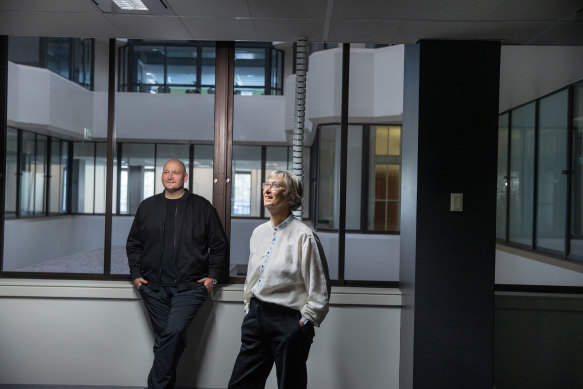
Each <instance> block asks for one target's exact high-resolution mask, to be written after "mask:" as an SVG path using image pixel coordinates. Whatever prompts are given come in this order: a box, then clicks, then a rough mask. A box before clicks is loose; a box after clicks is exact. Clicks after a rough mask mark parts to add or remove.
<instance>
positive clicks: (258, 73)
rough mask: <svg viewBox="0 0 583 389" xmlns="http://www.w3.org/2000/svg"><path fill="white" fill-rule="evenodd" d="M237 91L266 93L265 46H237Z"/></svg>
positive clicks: (247, 94)
mask: <svg viewBox="0 0 583 389" xmlns="http://www.w3.org/2000/svg"><path fill="white" fill-rule="evenodd" d="M253 87H259V88H253ZM235 93H237V94H241V95H243V96H251V95H262V94H265V49H264V48H235Z"/></svg>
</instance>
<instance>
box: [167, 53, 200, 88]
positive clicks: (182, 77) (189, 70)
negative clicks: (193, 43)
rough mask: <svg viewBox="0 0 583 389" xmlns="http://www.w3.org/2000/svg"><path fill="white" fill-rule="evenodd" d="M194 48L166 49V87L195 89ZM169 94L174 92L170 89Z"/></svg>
mask: <svg viewBox="0 0 583 389" xmlns="http://www.w3.org/2000/svg"><path fill="white" fill-rule="evenodd" d="M196 50H197V48H196V47H174V46H168V47H166V63H167V76H166V82H167V84H168V85H171V86H172V85H183V86H190V88H191V89H194V88H196ZM171 92H174V90H173V88H171Z"/></svg>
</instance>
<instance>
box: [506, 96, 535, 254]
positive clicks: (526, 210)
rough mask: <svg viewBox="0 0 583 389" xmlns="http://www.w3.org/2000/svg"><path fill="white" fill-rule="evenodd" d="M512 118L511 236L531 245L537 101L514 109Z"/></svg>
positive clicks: (511, 239)
mask: <svg viewBox="0 0 583 389" xmlns="http://www.w3.org/2000/svg"><path fill="white" fill-rule="evenodd" d="M511 120H512V122H511V126H512V128H511V130H510V137H511V138H510V183H509V186H510V195H509V196H510V205H509V206H510V209H509V213H508V218H509V220H508V224H509V239H510V241H511V242H515V243H520V244H524V245H529V246H530V245H532V227H533V215H532V212H533V205H534V126H535V103H530V104H527V105H525V106H522V107H520V108H517V109H515V110H513V111H512V116H511Z"/></svg>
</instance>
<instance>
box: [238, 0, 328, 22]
mask: <svg viewBox="0 0 583 389" xmlns="http://www.w3.org/2000/svg"><path fill="white" fill-rule="evenodd" d="M247 3H248V4H249V9H250V10H251V16H252V17H254V18H273V19H275V18H284V19H285V18H295V19H318V18H322V19H323V18H325V17H326V7H327V5H328V1H327V0H294V1H289V0H247Z"/></svg>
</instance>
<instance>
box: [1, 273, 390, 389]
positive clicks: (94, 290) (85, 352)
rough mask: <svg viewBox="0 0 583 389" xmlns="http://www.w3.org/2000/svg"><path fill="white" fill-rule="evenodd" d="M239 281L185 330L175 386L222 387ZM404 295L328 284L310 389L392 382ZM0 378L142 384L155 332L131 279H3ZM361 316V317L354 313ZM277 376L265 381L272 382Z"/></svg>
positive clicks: (236, 326)
mask: <svg viewBox="0 0 583 389" xmlns="http://www.w3.org/2000/svg"><path fill="white" fill-rule="evenodd" d="M241 295H242V285H231V286H227V287H224V288H223V289H222V290H221V291H220V292H219V293H218V294H217V295H216V296H215V298H214V301H212V302H209V303H207V304H205V305H203V307H202V308H201V310H200V312H199V314H198V315H197V316H196V317H195V320H194V322H193V325H192V327H191V329H190V331H189V346H188V348H187V349H186V351H185V353H184V356H183V358H182V360H181V363H180V365H179V378H178V385H183V386H186V385H188V386H190V387H203V388H226V387H227V382H228V379H229V376H230V373H231V370H232V367H233V364H234V361H235V357H236V355H237V352H238V350H239V346H240V325H241V321H242V318H243V311H242V303H241ZM400 306H401V295H400V292H399V291H398V290H394V289H366V288H361V289H358V290H357V289H352V288H334V289H333V294H332V300H331V309H330V313H329V315H328V317H327V318H326V320H325V321H324V322H323V324H322V326H321V327H320V328H317V329H316V337H315V339H314V344H313V345H312V349H311V352H310V357H309V360H308V366H309V368H308V374H309V384H308V387H309V388H314V389H315V388H318V389H319V388H337V389H354V388H387V389H391V388H395V389H396V388H398V382H399V375H398V374H399V337H400ZM0 310H1V311H2V312H3V315H0V385H1V384H7V385H10V384H46V385H123V386H142V387H143V386H144V385H145V383H146V377H147V373H148V370H149V368H150V364H151V361H152V343H153V340H152V334H151V330H150V328H149V325H148V321H147V317H146V314H145V312H144V310H143V308H142V305H141V302H140V300H139V298H138V295H137V293H136V292H135V291H134V290H133V288H132V287H131V286H130V283H129V282H122V281H112V282H105V281H101V282H98V281H54V280H45V281H41V280H37V281H35V280H6V279H3V280H0ZM360 318H366V320H359V319H360ZM275 387H276V384H275V380H274V376H273V374H272V376H271V377H270V379H269V381H268V385H267V388H268V389H271V388H275Z"/></svg>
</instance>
